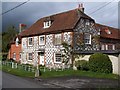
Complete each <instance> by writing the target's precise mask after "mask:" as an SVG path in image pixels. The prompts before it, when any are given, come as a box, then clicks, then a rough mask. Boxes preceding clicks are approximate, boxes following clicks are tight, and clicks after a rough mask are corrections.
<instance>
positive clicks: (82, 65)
mask: <svg viewBox="0 0 120 90" xmlns="http://www.w3.org/2000/svg"><path fill="white" fill-rule="evenodd" d="M75 66H76V67H77V69H78V70H85V71H88V70H89V67H88V61H86V60H78V61H76V62H75Z"/></svg>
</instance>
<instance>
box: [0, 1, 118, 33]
mask: <svg viewBox="0 0 120 90" xmlns="http://www.w3.org/2000/svg"><path fill="white" fill-rule="evenodd" d="M21 3H22V2H2V12H5V11H7V10H9V9H11V8H13V7H15V6H17V5H19V4H21ZM107 3H108V2H84V3H83V4H84V8H85V13H86V14H87V15H89V16H91V17H92V18H93V19H94V20H95V21H96V22H97V23H100V24H105V25H108V26H112V27H118V3H117V2H112V3H110V4H108V5H107V6H105V7H104V8H102V9H100V10H98V11H96V10H97V9H99V8H100V7H102V6H104V5H106V4H107ZM77 7H78V2H28V3H26V4H24V5H22V6H20V7H18V8H16V9H14V10H12V11H10V12H8V13H5V14H3V16H2V26H3V31H5V30H6V29H7V28H8V27H9V26H11V25H15V26H16V28H18V26H19V23H24V24H26V25H27V27H30V26H31V25H32V24H33V23H35V22H36V21H37V20H38V19H40V18H42V17H44V16H49V15H52V14H56V13H60V12H64V11H68V10H71V9H75V8H77ZM94 11H96V12H95V13H93V14H91V13H92V12H94Z"/></svg>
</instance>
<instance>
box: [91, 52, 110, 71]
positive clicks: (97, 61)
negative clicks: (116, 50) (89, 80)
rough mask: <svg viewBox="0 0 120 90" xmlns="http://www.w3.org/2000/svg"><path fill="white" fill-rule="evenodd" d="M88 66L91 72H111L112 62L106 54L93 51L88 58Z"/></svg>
mask: <svg viewBox="0 0 120 90" xmlns="http://www.w3.org/2000/svg"><path fill="white" fill-rule="evenodd" d="M89 68H90V70H91V71H93V72H101V73H112V62H111V61H110V59H109V57H108V56H107V55H106V54H102V53H95V54H93V55H91V56H90V58H89Z"/></svg>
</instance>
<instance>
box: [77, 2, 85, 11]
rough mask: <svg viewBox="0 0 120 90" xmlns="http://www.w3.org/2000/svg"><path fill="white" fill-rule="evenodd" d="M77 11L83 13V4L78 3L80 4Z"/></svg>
mask: <svg viewBox="0 0 120 90" xmlns="http://www.w3.org/2000/svg"><path fill="white" fill-rule="evenodd" d="M78 10H80V11H81V12H84V7H83V3H80V4H79V5H78Z"/></svg>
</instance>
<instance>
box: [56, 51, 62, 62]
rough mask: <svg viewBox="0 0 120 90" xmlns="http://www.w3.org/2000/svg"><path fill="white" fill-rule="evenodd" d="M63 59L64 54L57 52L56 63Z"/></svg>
mask: <svg viewBox="0 0 120 90" xmlns="http://www.w3.org/2000/svg"><path fill="white" fill-rule="evenodd" d="M61 61H62V55H61V54H60V53H56V54H55V62H56V63H61Z"/></svg>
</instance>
